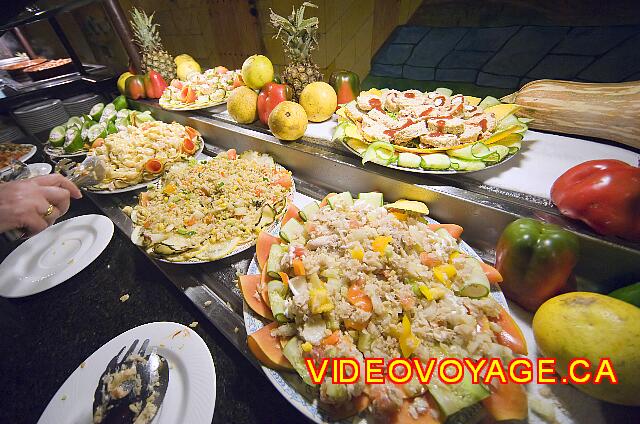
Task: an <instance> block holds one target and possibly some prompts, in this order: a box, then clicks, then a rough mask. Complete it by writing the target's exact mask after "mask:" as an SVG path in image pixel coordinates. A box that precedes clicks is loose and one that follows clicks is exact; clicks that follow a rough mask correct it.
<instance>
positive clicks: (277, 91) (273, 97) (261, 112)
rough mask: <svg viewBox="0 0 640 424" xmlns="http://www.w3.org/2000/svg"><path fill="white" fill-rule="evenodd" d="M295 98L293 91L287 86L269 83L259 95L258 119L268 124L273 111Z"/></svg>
mask: <svg viewBox="0 0 640 424" xmlns="http://www.w3.org/2000/svg"><path fill="white" fill-rule="evenodd" d="M292 98H293V90H292V89H291V87H290V86H288V85H286V84H278V83H275V82H268V83H266V84H265V85H264V87H262V90H260V94H258V117H259V118H260V122H262V123H263V124H267V123H268V121H269V115H270V114H271V111H272V110H273V109H274V108H275V107H276V106H278V105H279V104H280V103H282V102H284V101H285V100H291V99H292Z"/></svg>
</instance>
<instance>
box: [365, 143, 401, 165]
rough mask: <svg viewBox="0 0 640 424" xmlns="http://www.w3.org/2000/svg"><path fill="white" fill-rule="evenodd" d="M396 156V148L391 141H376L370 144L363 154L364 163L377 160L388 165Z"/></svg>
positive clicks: (378, 162) (376, 161)
mask: <svg viewBox="0 0 640 424" xmlns="http://www.w3.org/2000/svg"><path fill="white" fill-rule="evenodd" d="M394 158H395V149H394V148H393V145H391V143H387V142H384V141H375V142H373V143H371V144H370V145H369V147H368V148H367V150H366V151H365V152H364V155H363V156H362V164H363V165H364V164H365V163H367V162H375V163H377V164H380V165H388V164H389V163H391V162H393V160H394Z"/></svg>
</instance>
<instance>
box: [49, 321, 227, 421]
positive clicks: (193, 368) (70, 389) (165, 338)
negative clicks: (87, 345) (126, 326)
mask: <svg viewBox="0 0 640 424" xmlns="http://www.w3.org/2000/svg"><path fill="white" fill-rule="evenodd" d="M135 339H138V340H140V343H138V346H140V345H141V344H142V342H143V341H144V340H145V339H150V342H149V348H148V349H147V352H150V351H151V349H152V348H153V347H157V352H158V354H160V355H162V356H163V357H164V358H165V359H166V360H167V361H168V362H169V385H168V387H167V393H166V395H165V397H164V401H163V402H162V405H161V406H160V409H159V410H158V415H156V417H155V418H154V419H153V421H152V423H153V424H174V423H185V424H186V423H188V424H205V423H206V424H210V423H211V419H212V418H213V410H214V408H215V405H216V369H215V367H214V365H213V358H212V357H211V352H209V348H208V347H207V345H206V344H205V342H204V341H203V340H202V338H200V336H199V335H198V333H196V332H195V331H193V330H191V329H190V328H189V327H185V326H184V325H182V324H177V323H175V322H152V323H149V324H144V325H141V326H139V327H136V328H133V329H131V330H129V331H127V332H125V333H122V334H120V335H119V336H117V337H115V338H114V339H112V340H111V341H109V342H108V343H107V344H105V345H104V346H102V347H101V348H100V349H98V350H97V351H95V352H94V353H93V355H91V356H90V357H89V358H88V359H87V360H85V361H84V362H83V363H82V364H80V366H79V367H78V368H76V370H75V371H74V372H73V374H71V376H70V377H69V378H68V379H67V381H65V382H64V384H63V385H62V387H60V389H58V391H57V392H56V394H55V395H54V396H53V398H52V399H51V401H49V405H47V409H45V411H44V412H43V413H42V416H41V417H40V420H38V423H42V424H57V423H60V424H62V423H64V424H80V423H91V422H93V420H92V414H93V410H92V408H93V394H94V393H95V390H96V387H97V386H98V379H99V378H100V376H101V375H102V373H103V372H104V370H105V368H106V367H107V364H108V363H109V361H111V358H113V357H114V356H115V354H116V353H118V351H120V349H121V348H122V347H123V346H127V348H128V347H129V346H131V343H132V342H133V341H134V340H135Z"/></svg>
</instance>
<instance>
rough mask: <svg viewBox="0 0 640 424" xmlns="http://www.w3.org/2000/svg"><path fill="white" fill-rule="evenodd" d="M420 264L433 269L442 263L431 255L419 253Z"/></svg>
mask: <svg viewBox="0 0 640 424" xmlns="http://www.w3.org/2000/svg"><path fill="white" fill-rule="evenodd" d="M420 263H421V264H422V265H425V266H428V267H431V268H433V267H434V266H437V265H440V264H441V263H442V261H441V260H440V259H438V258H437V257H436V256H435V255H433V254H432V253H427V252H421V253H420Z"/></svg>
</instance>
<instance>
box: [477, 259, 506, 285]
mask: <svg viewBox="0 0 640 424" xmlns="http://www.w3.org/2000/svg"><path fill="white" fill-rule="evenodd" d="M481 265H482V270H483V271H484V275H486V276H487V279H488V280H489V282H490V283H496V284H498V283H502V275H501V274H500V272H498V270H497V269H495V268H494V267H492V266H491V265H489V264H486V263H484V262H481Z"/></svg>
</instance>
